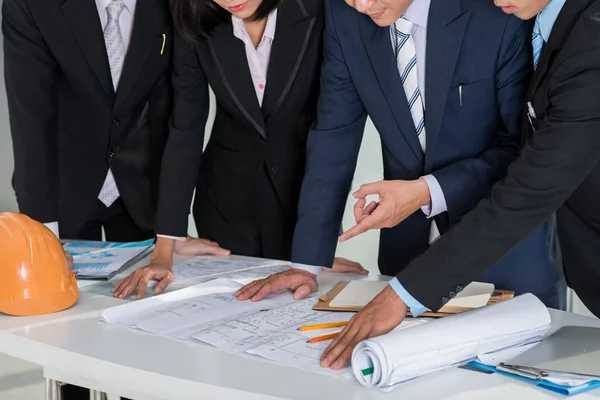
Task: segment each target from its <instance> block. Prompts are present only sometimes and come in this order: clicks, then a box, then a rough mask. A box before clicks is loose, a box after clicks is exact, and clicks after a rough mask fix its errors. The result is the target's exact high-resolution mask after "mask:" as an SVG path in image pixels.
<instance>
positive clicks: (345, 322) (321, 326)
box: [298, 321, 349, 331]
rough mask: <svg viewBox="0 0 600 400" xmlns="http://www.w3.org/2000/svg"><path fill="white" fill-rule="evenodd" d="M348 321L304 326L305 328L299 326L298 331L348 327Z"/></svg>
mask: <svg viewBox="0 0 600 400" xmlns="http://www.w3.org/2000/svg"><path fill="white" fill-rule="evenodd" d="M348 322H349V321H343V322H330V323H327V324H317V325H306V326H301V327H300V328H298V330H299V331H311V330H314V329H327V328H337V327H339V326H346V325H348Z"/></svg>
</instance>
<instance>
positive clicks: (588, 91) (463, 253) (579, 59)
mask: <svg viewBox="0 0 600 400" xmlns="http://www.w3.org/2000/svg"><path fill="white" fill-rule="evenodd" d="M599 93H600V0H569V1H567V2H566V3H565V5H564V8H563V9H562V11H561V13H560V14H559V16H558V19H557V20H556V23H555V25H554V28H553V30H552V33H551V35H550V38H549V42H548V43H547V45H546V47H545V48H544V50H543V52H542V55H541V58H540V62H539V65H538V68H537V69H536V71H535V74H534V76H533V80H532V82H531V85H530V88H529V92H528V94H527V97H526V100H527V102H528V103H530V104H531V111H532V112H531V114H534V115H535V116H537V118H534V117H533V115H530V116H529V117H527V115H526V116H525V118H524V128H525V129H524V132H525V133H526V134H527V143H526V145H525V147H524V148H523V150H522V152H521V154H520V155H519V158H518V159H517V160H516V161H515V162H514V163H513V164H511V166H510V167H509V169H508V173H507V176H506V178H505V179H504V180H503V181H501V182H500V183H498V184H496V185H495V186H494V187H493V189H492V193H491V198H490V199H487V200H483V201H482V202H481V203H480V204H479V205H478V206H477V207H476V208H475V209H474V210H473V211H471V212H470V213H468V214H467V215H466V216H465V217H464V219H463V221H462V222H461V223H459V224H458V225H457V226H456V227H454V228H453V229H451V230H450V231H449V232H448V233H446V234H445V235H443V236H442V237H441V238H440V239H439V240H438V241H437V242H435V243H434V244H433V246H432V247H431V248H430V249H429V250H428V251H427V252H425V253H424V254H423V255H422V256H420V257H418V258H416V259H415V260H414V261H413V262H412V263H411V264H410V265H409V266H408V268H407V269H405V270H404V271H402V272H401V273H400V274H399V275H398V278H399V279H400V281H401V282H402V284H403V285H404V286H405V288H406V289H407V290H408V291H409V293H411V294H412V295H413V296H414V297H415V298H416V299H417V300H419V301H420V302H421V303H423V304H424V305H426V306H427V307H430V308H432V309H434V310H437V309H439V308H440V306H441V305H442V304H443V303H445V302H447V301H448V299H449V298H450V297H453V296H454V295H455V294H456V292H458V291H460V290H461V288H462V287H464V285H466V284H468V283H469V282H471V281H472V280H473V279H474V278H475V277H476V276H477V275H479V274H480V273H481V272H483V271H484V270H485V269H487V268H488V267H490V266H491V265H492V264H494V263H495V262H497V261H498V260H499V259H500V258H501V257H502V256H503V255H504V254H506V253H507V252H508V251H509V250H510V249H511V248H512V247H513V246H514V245H515V244H516V243H518V242H519V241H520V240H521V239H522V238H523V237H525V235H527V234H528V233H529V232H531V231H532V230H533V229H535V228H536V227H537V226H538V225H540V224H541V223H542V222H543V221H545V220H546V219H548V217H549V216H551V215H552V213H554V212H555V211H556V217H557V228H558V233H559V242H560V245H561V248H562V256H563V263H564V269H565V274H566V278H567V283H568V284H569V286H571V287H572V288H573V289H574V290H575V292H576V293H577V294H578V295H579V297H580V298H581V300H582V301H583V302H584V303H585V304H586V305H587V307H588V308H589V309H590V310H591V311H592V312H593V313H595V314H596V315H598V316H600V289H599V288H600V165H598V162H599V161H600V95H599ZM530 118H531V122H530V121H529V119H530Z"/></svg>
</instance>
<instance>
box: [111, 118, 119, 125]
mask: <svg viewBox="0 0 600 400" xmlns="http://www.w3.org/2000/svg"><path fill="white" fill-rule="evenodd" d="M112 123H113V125H114V126H119V125H121V121H119V120H118V119H113V120H112Z"/></svg>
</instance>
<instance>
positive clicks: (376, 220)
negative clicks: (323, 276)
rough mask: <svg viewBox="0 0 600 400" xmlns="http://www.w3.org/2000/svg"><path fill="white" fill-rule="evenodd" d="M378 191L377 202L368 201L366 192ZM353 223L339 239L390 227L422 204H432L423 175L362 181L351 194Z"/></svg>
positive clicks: (346, 238)
mask: <svg viewBox="0 0 600 400" xmlns="http://www.w3.org/2000/svg"><path fill="white" fill-rule="evenodd" d="M369 195H378V196H379V202H375V201H372V202H371V203H369V205H367V196H369ZM352 196H354V198H356V199H358V200H357V202H356V204H355V205H354V218H355V219H356V225H354V226H353V227H352V228H350V229H349V230H347V231H346V232H344V233H342V235H341V236H340V242H343V241H346V240H348V239H351V238H353V237H354V236H358V235H360V234H362V233H365V232H367V231H368V230H371V229H381V228H392V227H394V226H396V225H398V224H399V223H400V222H402V221H404V220H405V219H406V218H407V217H409V216H410V215H412V214H413V213H414V212H415V211H417V210H419V209H420V208H421V207H423V206H426V205H429V204H431V196H430V193H429V186H428V185H427V182H426V181H425V180H424V179H417V180H413V181H400V180H395V181H385V180H384V181H379V182H374V183H368V184H365V185H362V186H361V187H360V188H359V189H358V190H357V191H356V192H354V193H353V194H352Z"/></svg>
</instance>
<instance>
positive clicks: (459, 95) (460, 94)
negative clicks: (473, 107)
mask: <svg viewBox="0 0 600 400" xmlns="http://www.w3.org/2000/svg"><path fill="white" fill-rule="evenodd" d="M462 89H463V85H458V104H460V106H461V107H462Z"/></svg>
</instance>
